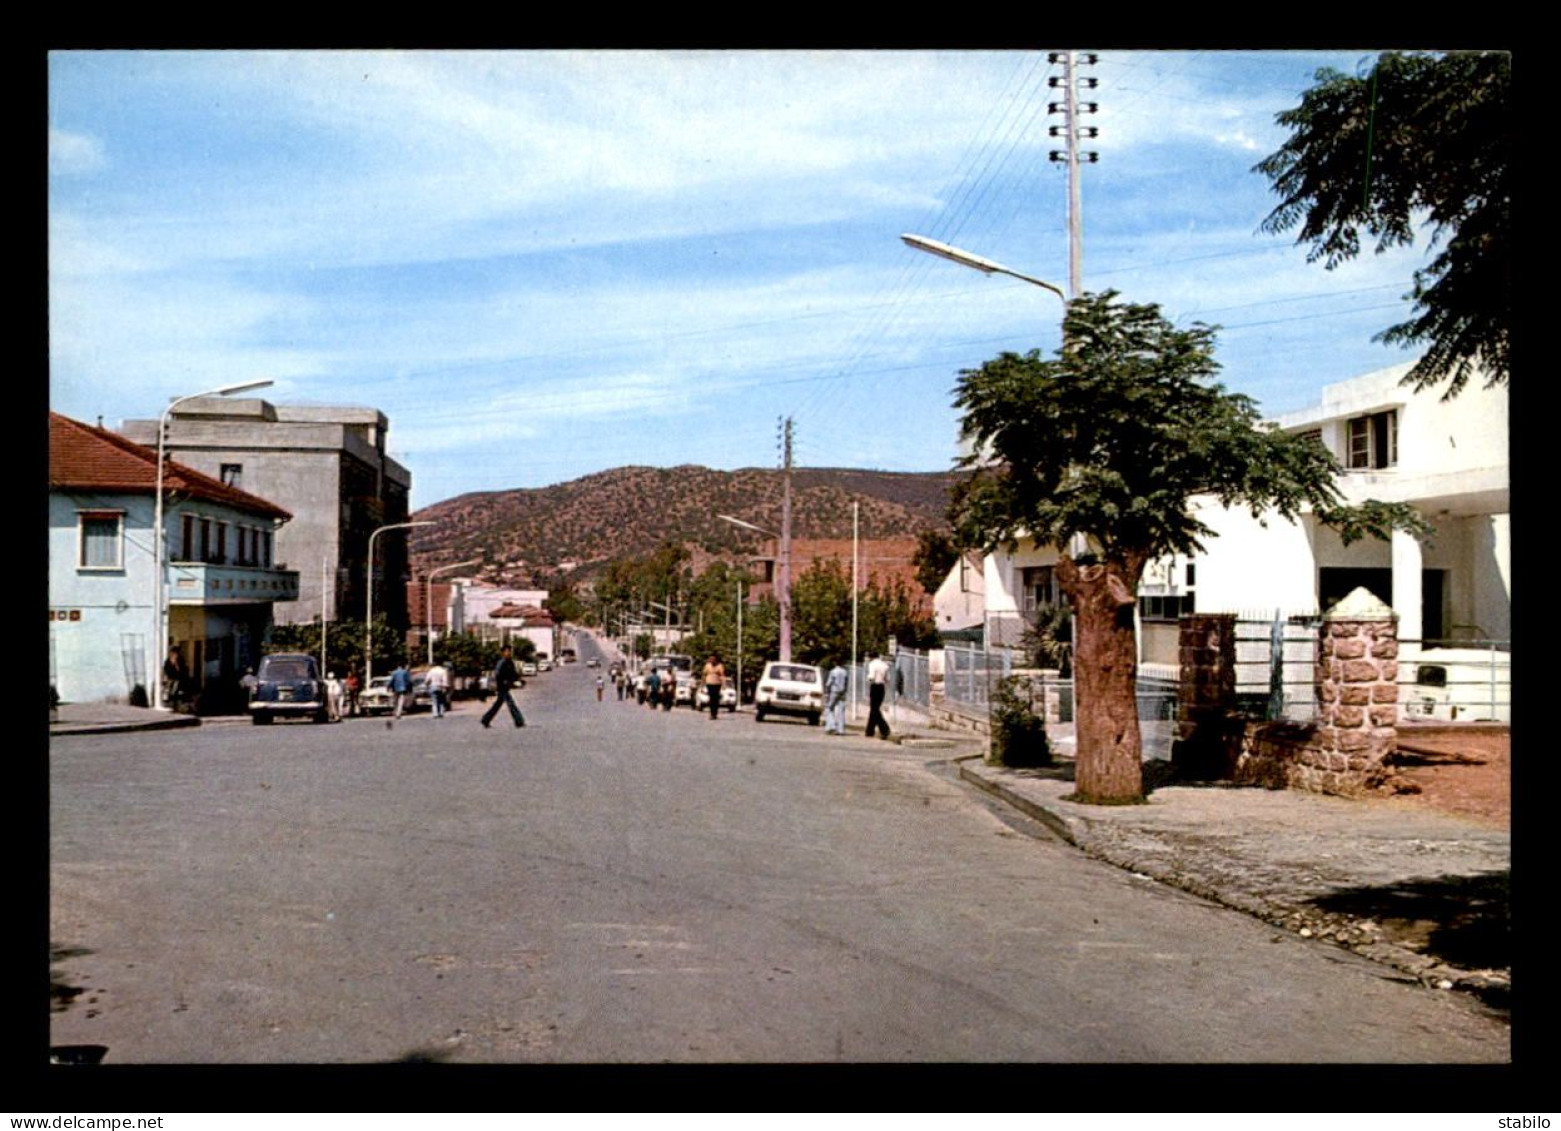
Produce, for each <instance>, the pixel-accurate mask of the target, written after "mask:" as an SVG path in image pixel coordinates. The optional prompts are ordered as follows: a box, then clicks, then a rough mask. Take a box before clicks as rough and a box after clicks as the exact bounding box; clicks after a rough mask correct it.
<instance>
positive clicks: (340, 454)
mask: <svg viewBox="0 0 1561 1131" xmlns="http://www.w3.org/2000/svg"><path fill="white" fill-rule="evenodd" d="M388 429H389V421H388V420H387V419H386V418H385V415H384V414H383V413H381V412H379V411H378V410H377V409H372V408H358V407H327V406H318V405H273V404H272V403H271V402H269V401H266V400H262V399H260V398H238V397H202V398H198V399H195V400H191V401H187V402H185V403H184V404H182V405H180V406H179V407H178V408H176V409H175V410H174V412H173V413H172V414H171V415H170V417H169V419H168V435H167V437H166V440H165V446H166V449H167V451H168V453H169V454H170V455H171V456H174V457H175V458H177V459H179V460H180V461H181V462H183V463H185V464H186V465H188V466H190V467H193V468H195V469H196V470H197V471H201V472H204V473H205V474H207V475H209V476H211V477H212V478H214V479H217V480H219V481H220V482H222V483H225V484H227V485H229V486H232V487H237V488H240V489H242V490H245V491H251V492H254V493H255V494H257V495H260V496H263V497H264V498H268V499H275V500H278V501H279V502H284V503H286V505H287V507H288V509H289V510H291V511H292V513H293V521H292V522H290V523H288V525H287V527H286V528H285V530H283V531H281V532H280V533H279V534H278V538H277V545H276V553H277V558H278V560H279V561H283V562H286V563H287V564H288V565H289V566H291V567H292V568H293V569H295V570H296V571H297V573H298V578H299V592H298V600H297V601H296V602H294V603H292V604H291V605H289V606H286V607H285V608H283V609H279V610H278V617H279V619H280V620H282V621H283V622H284V623H299V622H302V623H308V622H310V621H313V620H314V619H315V618H316V617H319V616H321V615H322V614H323V615H324V616H325V618H326V619H328V620H337V619H342V618H349V619H354V620H362V619H363V617H364V615H365V614H366V612H367V589H366V582H367V578H366V570H367V566H368V542H369V536H370V535H371V534H372V533H373V532H374V531H375V530H376V529H378V528H379V527H381V526H386V525H390V524H393V523H398V522H405V521H407V505H408V497H409V495H410V493H411V487H412V477H411V474H410V473H409V472H408V471H407V469H406V468H404V467H403V466H401V464H399V463H397V462H396V461H395V460H393V459H391V458H390V457H389V456H388V455H387V454H386V451H385V437H386V433H387V431H388ZM120 431H121V432H122V433H123V434H124V435H125V436H126V437H128V438H129V439H131V440H135V441H137V442H139V443H142V444H146V445H148V446H150V447H153V448H155V447H156V445H157V421H156V420H127V421H125V422H124V423H123V425H122V426H121V428H120ZM416 533H417V531H416V530H410V531H392V532H390V533H387V534H381V535H380V536H379V537H378V538H376V539H375V540H374V572H375V590H374V612H375V615H376V616H378V615H379V614H381V613H383V614H384V615H385V616H386V617H387V618H388V619H389V621H390V623H391V625H392V626H394V627H396V628H398V629H402V630H404V629H405V628H406V627H407V625H408V616H407V602H406V586H405V582H406V579H407V572H408V567H407V561H408V554H407V542H408V538H409V536H411V535H415V534H416Z"/></svg>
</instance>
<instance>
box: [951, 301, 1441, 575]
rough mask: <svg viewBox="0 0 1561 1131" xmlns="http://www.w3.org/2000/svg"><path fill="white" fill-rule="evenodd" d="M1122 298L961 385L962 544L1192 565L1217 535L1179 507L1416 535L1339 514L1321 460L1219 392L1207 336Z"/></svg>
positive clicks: (1329, 470)
mask: <svg viewBox="0 0 1561 1131" xmlns="http://www.w3.org/2000/svg"><path fill="white" fill-rule="evenodd" d="M1116 297H1117V296H1116V292H1115V291H1106V292H1103V293H1102V294H1098V295H1084V296H1081V297H1080V298H1077V299H1075V300H1074V301H1073V302H1071V303H1069V304H1068V313H1067V317H1066V320H1065V322H1064V326H1063V337H1064V341H1065V342H1066V343H1067V346H1066V348H1065V349H1064V350H1062V351H1059V353H1058V355H1057V357H1056V358H1054V359H1051V360H1045V359H1042V358H1041V356H1040V353H1039V351H1036V350H1032V351H1030V352H1029V353H1028V354H1026V355H1024V356H1020V355H1018V354H1014V353H1004V354H1002V355H1000V356H999V357H997V358H995V359H994V360H992V361H989V362H987V363H985V364H984V365H982V366H981V367H980V368H979V369H970V370H964V371H962V372H961V374H960V382H959V386H958V388H957V390H956V394H955V405H956V406H957V407H958V408H959V409H961V410H962V411H963V419H962V426H963V436H964V438H965V439H966V440H967V441H971V442H972V451H973V452H974V453H975V454H973V455H972V456H969V457H967V458H965V459H964V460H962V461H961V464H962V466H963V467H966V468H968V469H970V470H971V471H972V472H973V474H972V475H971V476H970V477H969V478H968V479H966V480H965V481H964V482H963V483H961V484H960V486H959V487H958V488H956V490H955V492H954V498H953V503H952V506H951V515H952V518H953V519H954V521H955V523H956V531H957V533H956V538H957V539H958V540H959V541H961V542H962V543H965V544H970V545H978V546H981V547H983V548H984V549H988V550H990V549H995V548H997V547H998V546H1002V545H1012V544H1013V543H1014V542H1015V540H1016V539H1017V537H1018V536H1019V535H1021V534H1029V535H1031V536H1032V537H1034V539H1035V540H1036V542H1037V543H1038V544H1040V545H1053V546H1058V547H1063V546H1067V545H1068V544H1069V543H1070V541H1071V540H1072V538H1073V537H1074V535H1085V536H1087V537H1088V538H1089V539H1090V541H1091V542H1092V543H1093V545H1094V547H1095V549H1096V550H1097V551H1098V553H1099V554H1100V556H1101V557H1102V558H1103V559H1104V560H1108V561H1117V560H1125V559H1126V558H1127V557H1129V556H1133V557H1137V556H1142V557H1144V558H1154V557H1160V556H1163V555H1166V554H1171V553H1177V554H1191V553H1194V552H1196V551H1199V550H1201V549H1202V548H1203V546H1202V541H1201V539H1202V538H1204V537H1206V536H1208V535H1209V534H1210V533H1212V532H1211V530H1210V529H1209V527H1208V526H1206V525H1205V524H1204V523H1202V522H1200V521H1199V520H1198V518H1197V517H1196V516H1195V515H1193V514H1192V513H1191V512H1190V511H1189V509H1188V502H1189V500H1190V499H1191V498H1192V497H1193V496H1195V495H1200V494H1208V495H1213V496H1214V497H1215V498H1217V499H1218V500H1219V501H1220V502H1221V503H1222V504H1223V505H1225V506H1238V505H1239V506H1245V507H1247V508H1248V509H1250V511H1251V513H1252V515H1253V517H1255V518H1261V517H1263V515H1264V514H1265V513H1267V512H1269V511H1272V512H1275V513H1277V514H1279V515H1281V516H1283V517H1284V518H1287V519H1295V518H1296V517H1298V516H1299V515H1300V514H1301V513H1302V511H1303V510H1305V509H1308V508H1310V509H1312V510H1313V511H1315V513H1317V514H1318V516H1319V517H1321V518H1322V519H1323V520H1324V521H1325V522H1328V523H1329V524H1331V525H1336V526H1338V527H1339V528H1340V531H1341V534H1342V535H1343V536H1344V537H1346V538H1351V537H1360V536H1361V535H1363V534H1366V533H1372V534H1377V533H1379V532H1381V531H1384V530H1385V529H1387V528H1388V527H1390V526H1391V525H1399V526H1403V527H1405V528H1410V529H1416V530H1420V531H1423V530H1425V529H1426V528H1425V526H1424V523H1423V521H1422V520H1420V519H1419V517H1418V516H1417V515H1416V514H1415V512H1414V511H1413V510H1412V509H1411V508H1409V507H1407V506H1404V505H1402V504H1386V503H1376V502H1373V503H1370V504H1368V505H1367V506H1365V507H1354V508H1351V507H1347V506H1345V505H1344V504H1343V500H1342V497H1341V496H1340V494H1339V492H1338V488H1337V486H1336V482H1335V477H1336V475H1337V474H1338V470H1339V468H1338V465H1337V463H1335V461H1334V459H1333V457H1332V456H1331V455H1330V454H1329V453H1328V452H1327V451H1326V450H1325V449H1323V448H1322V447H1321V446H1320V445H1317V444H1314V443H1311V442H1310V441H1308V440H1306V439H1305V438H1304V437H1301V436H1298V435H1293V434H1290V433H1286V432H1280V431H1278V430H1277V429H1274V428H1272V427H1269V426H1266V425H1264V424H1263V423H1262V421H1261V418H1260V416H1259V414H1258V411H1257V406H1256V405H1255V403H1254V402H1253V401H1252V400H1251V398H1249V397H1245V396H1242V395H1240V394H1235V393H1228V392H1226V391H1225V390H1224V388H1223V387H1222V386H1221V385H1219V384H1218V383H1216V382H1215V381H1214V380H1213V378H1214V375H1215V374H1216V373H1217V372H1218V370H1219V366H1218V363H1217V362H1216V361H1215V360H1214V329H1213V328H1212V327H1209V326H1205V325H1203V324H1202V323H1195V324H1194V325H1193V326H1192V327H1191V328H1189V329H1186V330H1181V329H1177V328H1176V327H1175V326H1173V325H1171V323H1170V322H1168V321H1167V320H1166V319H1165V318H1163V317H1162V316H1161V314H1160V309H1159V307H1158V306H1156V305H1153V304H1145V305H1138V304H1131V303H1118V302H1116V301H1115V299H1116ZM1384 524H1387V526H1384ZM1130 581H1131V583H1132V584H1136V583H1137V578H1136V576H1135V577H1133V578H1132V579H1130Z"/></svg>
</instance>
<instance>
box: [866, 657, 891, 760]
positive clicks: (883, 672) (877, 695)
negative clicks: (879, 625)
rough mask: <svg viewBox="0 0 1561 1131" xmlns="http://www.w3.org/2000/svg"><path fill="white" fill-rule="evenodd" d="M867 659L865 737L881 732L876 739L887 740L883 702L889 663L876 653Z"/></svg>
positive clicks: (887, 726) (887, 732)
mask: <svg viewBox="0 0 1561 1131" xmlns="http://www.w3.org/2000/svg"><path fill="white" fill-rule="evenodd" d="M867 657H868V658H867V737H868V738H872V737H873V735H874V733H875V732H877V731H880V730H881V731H882V732H883V733H881V734H879V735H878V737H879V738H883V739H887V738H888V737H889V721H888V720H887V719H885V718H884V717H883V700H884V695H885V693H887V692H888V690H889V661H887V660H885V659H884V658H883V657H882V656H880V655H879V654H878V653H876V652H869V653H868V654H867Z"/></svg>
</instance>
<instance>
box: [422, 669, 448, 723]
mask: <svg viewBox="0 0 1561 1131" xmlns="http://www.w3.org/2000/svg"><path fill="white" fill-rule="evenodd" d="M427 683H428V698H429V699H430V700H432V705H433V708H434V718H436V719H442V718H444V714H445V712H446V711H448V710H449V709H450V700H449V694H450V672H449V669H447V668H446V667H445V666H444V665H443V664H435V665H434V666H433V667H431V668H429V669H428V677H427Z"/></svg>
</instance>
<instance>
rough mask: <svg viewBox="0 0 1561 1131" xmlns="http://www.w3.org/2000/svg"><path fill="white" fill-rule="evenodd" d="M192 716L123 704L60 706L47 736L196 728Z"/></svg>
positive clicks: (52, 719) (66, 704) (73, 704)
mask: <svg viewBox="0 0 1561 1131" xmlns="http://www.w3.org/2000/svg"><path fill="white" fill-rule="evenodd" d="M200 725H201V720H200V719H198V718H196V717H195V716H194V715H181V714H177V713H176V712H173V711H156V710H153V709H152V708H150V707H127V706H125V705H124V704H122V703H61V704H60V706H59V709H58V710H57V711H55V712H54V716H53V717H52V718H51V719H50V720H49V734H50V735H56V734H116V733H119V732H121V731H127V730H167V729H170V728H173V727H198V726H200Z"/></svg>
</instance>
